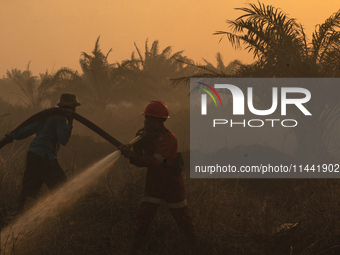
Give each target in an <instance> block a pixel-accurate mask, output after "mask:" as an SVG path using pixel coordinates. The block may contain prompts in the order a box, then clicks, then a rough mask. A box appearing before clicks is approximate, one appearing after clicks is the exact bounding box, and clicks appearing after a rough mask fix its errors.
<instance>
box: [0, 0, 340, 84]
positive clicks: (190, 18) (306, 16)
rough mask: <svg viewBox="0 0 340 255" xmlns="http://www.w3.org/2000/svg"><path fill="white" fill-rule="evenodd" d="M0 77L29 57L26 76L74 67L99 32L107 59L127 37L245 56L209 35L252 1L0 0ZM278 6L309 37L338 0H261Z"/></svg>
mask: <svg viewBox="0 0 340 255" xmlns="http://www.w3.org/2000/svg"><path fill="white" fill-rule="evenodd" d="M0 2H1V8H0V31H1V41H0V77H2V76H3V75H5V73H6V70H11V69H12V68H17V69H20V70H25V69H26V66H27V63H28V62H29V61H31V64H30V70H31V71H32V72H33V74H34V75H38V74H39V73H44V72H45V71H46V69H47V70H48V71H49V72H55V71H57V70H58V69H59V68H61V67H69V68H72V69H75V70H80V66H79V57H80V54H81V52H82V51H85V52H87V53H91V51H92V49H93V48H94V44H95V41H96V39H97V37H98V36H99V35H100V36H101V38H100V45H101V49H102V51H103V52H104V53H107V52H108V51H109V49H110V48H112V52H111V53H110V55H109V59H108V60H109V62H110V63H113V62H116V61H118V62H120V61H122V60H124V59H128V58H130V56H131V53H132V52H133V51H134V42H136V44H137V45H138V46H139V47H140V49H142V50H144V43H145V40H146V39H147V38H148V39H149V42H150V44H151V43H152V42H153V41H154V40H159V46H160V49H164V48H165V47H167V46H172V48H173V52H177V51H181V50H184V55H186V56H188V57H189V58H191V59H193V60H195V61H196V62H199V61H201V59H202V58H205V59H207V60H208V61H210V62H212V63H214V64H215V55H216V53H217V52H221V53H222V55H223V57H224V62H225V63H229V62H230V61H232V60H234V59H240V60H241V61H243V62H245V63H249V62H251V61H252V57H251V55H249V54H247V53H246V52H242V51H239V50H238V51H235V50H234V49H233V48H232V47H231V46H230V43H229V42H228V41H227V40H223V41H222V42H221V43H218V41H219V39H220V37H219V36H214V35H212V34H213V33H214V32H215V31H217V30H227V25H226V23H225V20H226V19H235V18H236V17H238V16H240V15H241V13H242V12H240V11H236V10H234V8H236V7H244V6H246V3H247V2H248V3H249V2H252V3H254V2H255V1H244V0H243V1H239V0H161V1H160V0H96V1H88V0H58V1H56V0H53V1H52V0H0ZM262 2H263V3H265V4H271V5H274V6H275V7H280V8H281V9H282V10H284V11H285V12H286V13H288V14H289V15H290V17H294V18H296V19H297V20H298V21H299V22H301V23H302V24H303V25H304V26H305V28H306V34H307V36H308V38H311V34H312V31H313V30H314V25H315V24H320V23H322V22H323V21H324V20H325V19H326V18H327V17H329V16H330V15H331V14H333V13H334V12H336V11H337V10H338V9H339V7H340V4H339V2H338V0H323V1H321V3H322V4H323V5H321V4H320V1H316V0H299V1H298V0H285V1H282V0H271V1H262Z"/></svg>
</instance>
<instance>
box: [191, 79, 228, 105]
mask: <svg viewBox="0 0 340 255" xmlns="http://www.w3.org/2000/svg"><path fill="white" fill-rule="evenodd" d="M197 83H198V84H201V85H203V86H205V87H207V88H208V89H210V90H211V91H212V92H214V93H215V95H216V96H217V98H218V100H219V101H220V104H221V105H222V100H221V98H220V96H219V94H218V93H217V91H216V90H215V89H214V88H213V87H211V86H210V85H208V84H206V83H203V82H197ZM196 88H198V89H201V90H203V91H204V92H205V93H207V94H208V95H209V96H210V97H211V98H212V100H213V101H214V103H215V105H216V106H217V103H216V100H215V98H214V96H213V95H212V94H211V92H210V91H209V90H207V89H205V88H202V87H199V86H197V87H196Z"/></svg>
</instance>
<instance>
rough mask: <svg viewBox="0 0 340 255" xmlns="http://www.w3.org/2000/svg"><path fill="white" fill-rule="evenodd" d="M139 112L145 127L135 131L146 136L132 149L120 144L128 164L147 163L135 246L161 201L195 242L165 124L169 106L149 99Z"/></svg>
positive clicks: (172, 142) (178, 165)
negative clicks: (143, 117) (143, 108)
mask: <svg viewBox="0 0 340 255" xmlns="http://www.w3.org/2000/svg"><path fill="white" fill-rule="evenodd" d="M141 114H142V115H145V120H144V127H143V128H142V129H140V130H139V131H138V132H137V135H139V134H141V133H143V135H144V137H145V138H144V139H142V140H141V141H140V142H138V143H136V144H135V145H134V146H133V152H131V151H130V150H129V147H128V146H127V145H123V146H121V147H120V150H121V152H122V154H123V155H124V156H125V157H126V158H128V159H129V160H130V163H131V164H134V165H136V166H138V167H147V173H146V182H145V190H144V197H143V201H142V203H141V205H140V208H139V211H138V214H137V219H136V223H135V226H134V232H135V241H134V248H136V249H139V248H142V247H143V244H144V240H143V238H144V237H145V234H146V231H147V229H148V228H149V226H150V224H151V222H152V220H153V219H154V218H155V216H156V213H157V210H158V208H159V206H160V203H161V202H162V201H164V202H165V203H166V205H167V206H168V208H169V210H170V212H171V214H172V216H173V217H174V219H175V221H176V223H177V224H178V226H179V227H180V229H181V230H182V231H183V232H184V233H185V235H186V236H187V237H188V238H189V241H190V242H196V238H195V228H194V224H193V220H192V217H191V215H190V212H189V206H188V204H187V201H186V198H185V197H186V196H185V185H184V180H183V176H182V174H181V162H180V161H181V157H180V156H181V155H180V154H179V153H178V151H177V139H176V136H175V135H174V134H173V133H171V132H170V131H169V130H168V129H167V128H166V127H165V126H164V122H165V121H166V120H167V119H168V118H169V111H168V107H167V106H166V104H165V103H163V102H161V101H151V102H150V103H149V104H148V105H147V106H146V108H145V110H144V111H143V112H142V113H141Z"/></svg>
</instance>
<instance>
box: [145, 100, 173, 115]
mask: <svg viewBox="0 0 340 255" xmlns="http://www.w3.org/2000/svg"><path fill="white" fill-rule="evenodd" d="M141 114H142V115H149V116H153V117H158V118H165V119H168V118H170V116H169V110H168V107H167V106H166V104H165V103H163V102H162V101H151V102H150V103H148V104H147V106H146V107H145V110H144V112H142V113H141Z"/></svg>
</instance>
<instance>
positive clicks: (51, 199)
mask: <svg viewBox="0 0 340 255" xmlns="http://www.w3.org/2000/svg"><path fill="white" fill-rule="evenodd" d="M120 155H121V152H120V151H119V150H117V151H115V152H113V153H111V154H110V155H108V156H107V157H105V158H103V159H102V160H100V161H99V162H97V163H95V164H94V165H92V166H91V167H89V168H87V169H86V170H84V171H83V172H81V173H80V174H78V175H77V176H75V177H74V178H73V179H71V180H69V181H67V182H66V183H65V184H64V185H63V186H61V187H60V188H58V189H57V190H56V191H53V193H52V194H51V195H49V196H47V197H44V198H42V199H41V200H40V201H38V202H37V203H36V204H35V205H34V206H33V207H32V208H30V209H29V210H28V211H27V212H25V213H24V214H22V215H20V216H19V217H18V219H16V220H15V221H14V222H13V223H12V224H11V225H9V226H7V227H6V228H5V229H3V230H2V231H1V233H0V235H1V243H0V245H1V249H0V253H1V254H2V255H5V254H10V253H11V251H12V250H13V246H16V245H20V240H25V239H26V238H28V237H30V238H31V237H32V235H33V234H34V231H35V230H36V229H37V228H38V227H39V226H41V224H42V223H43V222H44V221H45V220H46V219H47V218H51V217H53V216H55V215H56V214H57V213H60V212H61V210H63V209H66V208H67V207H70V206H71V205H72V204H74V203H75V202H76V201H77V200H78V199H79V198H80V197H82V196H83V195H85V194H86V192H87V191H88V190H89V186H90V185H91V184H93V183H94V181H95V180H96V179H98V178H99V177H100V176H102V175H103V174H104V173H105V172H106V171H107V170H108V169H109V168H110V167H111V166H113V164H114V163H115V161H116V160H117V159H118V157H119V156H120Z"/></svg>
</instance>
